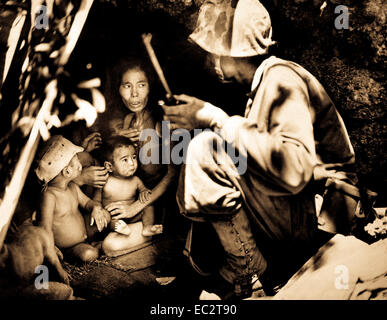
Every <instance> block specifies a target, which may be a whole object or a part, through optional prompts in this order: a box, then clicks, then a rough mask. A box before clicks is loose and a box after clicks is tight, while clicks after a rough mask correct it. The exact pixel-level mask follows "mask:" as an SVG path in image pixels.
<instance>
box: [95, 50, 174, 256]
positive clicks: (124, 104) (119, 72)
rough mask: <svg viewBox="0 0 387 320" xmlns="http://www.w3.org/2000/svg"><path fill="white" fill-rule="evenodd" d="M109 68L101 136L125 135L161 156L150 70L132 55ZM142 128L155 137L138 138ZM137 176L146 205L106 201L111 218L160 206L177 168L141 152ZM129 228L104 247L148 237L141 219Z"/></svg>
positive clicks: (158, 118)
mask: <svg viewBox="0 0 387 320" xmlns="http://www.w3.org/2000/svg"><path fill="white" fill-rule="evenodd" d="M112 71H113V72H112V76H113V77H112V81H111V83H110V85H111V93H112V96H111V97H108V98H110V101H111V103H110V105H111V107H110V108H109V110H112V112H111V113H110V115H108V117H109V119H107V121H106V119H105V121H104V124H105V128H101V131H102V133H103V135H121V136H125V137H127V138H129V139H131V140H132V141H133V142H135V143H137V144H138V147H139V150H141V148H142V147H143V146H145V145H146V149H147V150H148V151H150V152H151V153H157V157H156V159H160V158H161V156H160V155H161V152H162V139H161V137H160V132H161V119H162V115H161V114H160V113H158V110H159V109H158V107H157V106H156V104H155V103H154V101H152V100H151V98H150V96H149V93H150V90H151V89H152V82H153V81H152V80H153V78H152V72H151V71H150V70H149V69H148V67H147V65H146V64H145V63H144V61H142V60H140V59H137V58H133V57H130V58H125V59H122V60H121V61H119V63H118V64H117V65H116V67H115V68H113V70H112ZM128 111H129V113H128ZM106 124H107V126H106ZM144 129H152V130H153V132H154V133H155V134H154V135H153V136H156V139H154V137H147V138H148V139H146V140H145V141H143V139H142V137H141V139H140V135H141V132H143V130H144ZM152 159H155V158H154V157H152ZM136 175H138V176H139V177H140V178H141V180H142V181H143V182H144V184H145V185H146V186H147V187H148V188H149V189H151V190H152V193H151V195H150V200H149V201H147V202H146V203H145V204H144V203H141V202H140V201H139V200H137V201H136V202H134V203H133V204H131V205H128V204H126V203H124V202H121V201H117V202H114V203H111V204H109V205H108V206H107V207H106V209H107V210H108V211H109V212H110V214H111V215H112V218H113V219H122V218H131V217H133V216H135V215H136V214H138V213H139V212H141V211H142V210H143V209H144V208H145V207H146V206H147V205H150V204H152V203H154V202H155V201H160V202H159V203H160V204H161V206H160V205H159V206H158V207H159V208H160V207H163V205H162V202H163V201H162V196H163V195H164V194H165V193H166V192H167V190H168V187H169V186H170V184H171V182H172V180H173V178H174V177H175V176H176V169H175V168H174V166H173V165H172V164H168V165H163V164H161V163H159V161H151V162H150V163H142V162H141V154H140V161H139V169H138V170H137V173H136ZM156 217H157V212H156ZM132 228H133V231H135V232H132V233H131V234H130V235H129V236H125V235H120V234H118V233H115V232H112V233H110V234H109V235H108V237H107V238H106V239H105V241H104V247H105V248H108V249H109V251H117V250H118V251H120V250H122V248H125V249H127V248H130V247H133V246H135V245H138V244H140V243H143V242H145V241H147V240H148V238H145V237H143V236H142V235H141V231H142V224H141V222H137V223H135V224H132Z"/></svg>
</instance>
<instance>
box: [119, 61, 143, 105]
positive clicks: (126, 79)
mask: <svg viewBox="0 0 387 320" xmlns="http://www.w3.org/2000/svg"><path fill="white" fill-rule="evenodd" d="M119 91H120V95H121V98H122V101H123V102H124V104H125V106H126V107H127V108H128V109H129V110H130V111H132V112H140V111H141V110H143V109H144V108H145V107H146V105H147V103H148V94H149V82H148V78H147V77H146V75H145V72H144V71H142V70H141V69H140V68H134V69H129V70H127V71H126V72H125V73H124V74H123V75H122V79H121V84H120V90H119Z"/></svg>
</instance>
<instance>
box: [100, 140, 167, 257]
mask: <svg viewBox="0 0 387 320" xmlns="http://www.w3.org/2000/svg"><path fill="white" fill-rule="evenodd" d="M101 151H102V153H103V155H102V156H103V157H104V160H105V161H104V165H105V168H107V170H108V171H109V173H110V174H109V178H108V180H107V182H106V184H105V186H104V187H103V189H99V190H97V192H96V194H95V196H94V199H95V200H97V201H102V204H103V206H104V207H106V206H107V205H109V204H110V203H113V202H116V201H121V202H125V203H126V204H128V205H130V204H132V203H133V202H135V201H136V200H137V198H139V200H140V202H141V203H146V202H148V201H149V198H150V194H151V191H150V190H149V189H148V188H147V187H145V185H144V183H143V182H142V181H141V179H140V178H139V177H137V176H136V175H135V173H136V170H137V166H138V163H137V151H136V148H135V146H134V144H133V143H132V142H131V141H130V140H129V139H128V138H125V137H122V136H112V137H110V138H109V139H107V140H106V141H105V142H104V144H103V146H102V148H101ZM154 220H155V217H154V207H153V206H152V205H148V206H146V207H145V208H144V209H143V211H142V212H140V213H138V214H136V215H134V216H133V217H132V218H127V219H125V221H124V220H117V219H116V220H115V219H114V218H113V219H112V220H111V229H112V230H114V232H112V233H110V234H109V235H108V236H107V237H106V238H105V240H104V242H103V243H102V248H103V250H104V252H105V254H106V255H110V256H112V255H117V254H121V253H123V252H124V251H125V250H127V249H130V248H131V247H133V246H134V245H136V244H139V243H141V242H145V241H146V240H148V239H149V237H151V236H153V235H156V234H160V233H162V230H163V226H162V225H160V224H154ZM137 222H140V223H139V224H138V223H137ZM141 222H142V225H141ZM136 223H137V224H136ZM141 229H142V230H141Z"/></svg>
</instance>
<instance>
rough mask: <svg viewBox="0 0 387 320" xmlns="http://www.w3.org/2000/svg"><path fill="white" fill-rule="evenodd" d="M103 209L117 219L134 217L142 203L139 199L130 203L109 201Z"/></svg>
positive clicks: (142, 206)
mask: <svg viewBox="0 0 387 320" xmlns="http://www.w3.org/2000/svg"><path fill="white" fill-rule="evenodd" d="M105 209H106V210H107V211H109V213H110V215H111V216H112V219H114V220H118V219H125V218H132V217H134V216H135V215H136V214H137V213H139V212H140V211H141V210H142V209H144V205H143V204H142V203H141V202H140V201H136V202H134V203H132V204H130V205H129V204H128V203H127V201H116V202H112V203H109V204H108V205H107V206H106V207H105Z"/></svg>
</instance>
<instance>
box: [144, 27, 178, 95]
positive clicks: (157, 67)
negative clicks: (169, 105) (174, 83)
mask: <svg viewBox="0 0 387 320" xmlns="http://www.w3.org/2000/svg"><path fill="white" fill-rule="evenodd" d="M151 40H152V34H151V33H147V34H145V33H144V34H142V41H143V42H144V45H145V48H146V51H147V52H148V55H149V58H150V60H151V62H152V64H153V67H154V68H155V71H156V73H157V75H158V76H159V79H160V81H161V84H162V85H163V87H164V89H165V91H166V92H167V98H171V97H172V91H171V89H170V88H169V86H168V83H167V80H166V79H165V76H164V72H163V69H161V66H160V63H159V61H158V60H157V57H156V53H155V51H154V50H153V47H152V45H151V43H150V42H151Z"/></svg>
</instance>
